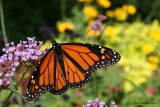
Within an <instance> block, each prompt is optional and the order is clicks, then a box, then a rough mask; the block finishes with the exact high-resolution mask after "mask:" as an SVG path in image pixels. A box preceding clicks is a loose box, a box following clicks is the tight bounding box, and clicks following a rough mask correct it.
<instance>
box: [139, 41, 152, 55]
mask: <svg viewBox="0 0 160 107" xmlns="http://www.w3.org/2000/svg"><path fill="white" fill-rule="evenodd" d="M141 51H142V52H143V53H144V54H146V55H148V54H150V53H152V52H153V51H154V49H153V47H152V45H150V44H145V45H143V46H142V49H141Z"/></svg>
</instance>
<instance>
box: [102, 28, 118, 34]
mask: <svg viewBox="0 0 160 107" xmlns="http://www.w3.org/2000/svg"><path fill="white" fill-rule="evenodd" d="M104 35H106V36H115V35H116V34H115V28H114V27H113V26H107V27H106V29H105V30H104Z"/></svg>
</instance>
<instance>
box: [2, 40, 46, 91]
mask: <svg viewBox="0 0 160 107" xmlns="http://www.w3.org/2000/svg"><path fill="white" fill-rule="evenodd" d="M41 44H42V42H40V41H39V42H37V41H35V37H32V38H29V37H28V38H27V41H20V43H19V44H17V45H15V44H14V43H13V42H12V43H9V44H6V46H5V48H3V49H2V50H3V52H4V54H3V55H2V56H1V57H0V90H1V89H5V88H6V87H7V86H8V85H9V84H10V81H11V78H10V77H12V76H13V74H14V71H15V70H16V67H17V66H19V65H20V63H21V62H24V63H25V64H26V65H27V66H33V65H36V64H37V63H38V62H39V61H40V58H41V57H42V56H43V55H44V54H45V52H46V51H45V50H44V51H40V46H41Z"/></svg>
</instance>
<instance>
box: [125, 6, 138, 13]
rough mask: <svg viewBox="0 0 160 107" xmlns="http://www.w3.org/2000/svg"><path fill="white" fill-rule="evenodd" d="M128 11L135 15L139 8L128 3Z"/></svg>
mask: <svg viewBox="0 0 160 107" xmlns="http://www.w3.org/2000/svg"><path fill="white" fill-rule="evenodd" d="M127 12H128V14H129V15H134V14H135V13H136V12H137V8H136V7H135V6H134V5H128V6H127Z"/></svg>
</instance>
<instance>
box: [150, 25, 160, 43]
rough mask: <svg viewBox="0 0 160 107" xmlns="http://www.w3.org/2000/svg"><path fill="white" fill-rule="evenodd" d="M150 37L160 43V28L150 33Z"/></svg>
mask: <svg viewBox="0 0 160 107" xmlns="http://www.w3.org/2000/svg"><path fill="white" fill-rule="evenodd" d="M149 36H150V37H151V38H152V39H153V40H155V41H157V42H160V28H159V29H153V30H151V31H150V32H149Z"/></svg>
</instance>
